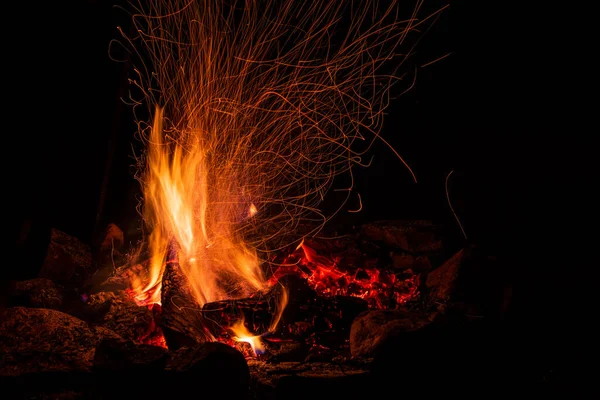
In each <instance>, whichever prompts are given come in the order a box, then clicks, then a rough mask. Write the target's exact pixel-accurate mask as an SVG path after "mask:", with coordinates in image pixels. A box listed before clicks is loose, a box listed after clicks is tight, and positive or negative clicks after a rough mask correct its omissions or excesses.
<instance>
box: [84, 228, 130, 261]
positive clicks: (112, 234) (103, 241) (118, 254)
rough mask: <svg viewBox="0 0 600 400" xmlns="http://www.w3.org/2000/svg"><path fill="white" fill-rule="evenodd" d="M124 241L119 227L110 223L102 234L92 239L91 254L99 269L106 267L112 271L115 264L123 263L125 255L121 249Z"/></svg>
mask: <svg viewBox="0 0 600 400" xmlns="http://www.w3.org/2000/svg"><path fill="white" fill-rule="evenodd" d="M124 243H125V236H124V234H123V231H122V230H121V228H119V227H118V226H117V225H116V224H113V223H110V224H108V225H107V227H106V229H105V230H104V231H103V232H102V234H101V235H100V236H99V237H98V238H97V239H96V240H95V241H94V245H93V249H92V250H93V256H94V260H95V261H96V262H97V263H98V265H99V266H100V269H102V268H106V267H108V268H109V269H110V270H112V271H113V272H114V271H115V269H116V266H117V265H122V264H124V263H125V261H126V260H125V256H124V254H123V252H122V251H121V250H122V249H123V245H124Z"/></svg>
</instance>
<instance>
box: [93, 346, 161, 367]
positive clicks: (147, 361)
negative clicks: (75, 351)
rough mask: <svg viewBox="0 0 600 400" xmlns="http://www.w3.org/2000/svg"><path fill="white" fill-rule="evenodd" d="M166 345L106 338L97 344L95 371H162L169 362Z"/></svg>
mask: <svg viewBox="0 0 600 400" xmlns="http://www.w3.org/2000/svg"><path fill="white" fill-rule="evenodd" d="M167 359H168V350H167V349H166V348H164V347H158V346H151V345H147V344H137V343H134V342H131V341H125V340H120V339H105V340H102V341H101V342H100V343H99V344H98V346H96V352H95V355H94V371H95V372H100V373H107V372H109V373H119V374H123V373H128V374H130V373H136V372H139V373H147V372H151V371H155V372H158V371H162V370H163V369H164V368H165V366H166V363H167Z"/></svg>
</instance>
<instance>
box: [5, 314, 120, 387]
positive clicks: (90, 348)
mask: <svg viewBox="0 0 600 400" xmlns="http://www.w3.org/2000/svg"><path fill="white" fill-rule="evenodd" d="M108 338H113V339H120V337H119V336H118V335H117V334H116V333H114V332H112V331H110V330H108V329H106V328H102V327H93V326H90V325H89V324H88V323H86V322H84V321H82V320H80V319H78V318H75V317H73V316H71V315H68V314H65V313H62V312H60V311H56V310H49V309H43V308H26V307H12V308H7V309H5V310H4V311H3V312H2V314H1V315H0V343H2V346H1V347H0V376H18V375H22V374H35V373H56V372H69V373H73V372H90V371H91V368H92V365H93V359H94V352H95V349H96V345H97V344H98V343H99V342H100V341H101V340H103V339H108Z"/></svg>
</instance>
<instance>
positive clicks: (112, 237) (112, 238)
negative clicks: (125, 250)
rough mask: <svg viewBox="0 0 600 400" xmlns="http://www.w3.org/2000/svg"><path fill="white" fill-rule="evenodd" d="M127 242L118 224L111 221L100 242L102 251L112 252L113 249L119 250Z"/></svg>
mask: <svg viewBox="0 0 600 400" xmlns="http://www.w3.org/2000/svg"><path fill="white" fill-rule="evenodd" d="M124 243H125V237H124V235H123V231H122V230H121V228H119V227H118V226H117V225H115V224H113V223H110V224H108V226H107V227H106V230H105V231H104V238H103V239H102V242H101V243H100V251H101V252H104V253H110V252H111V251H119V250H120V249H121V248H122V247H123V244H124Z"/></svg>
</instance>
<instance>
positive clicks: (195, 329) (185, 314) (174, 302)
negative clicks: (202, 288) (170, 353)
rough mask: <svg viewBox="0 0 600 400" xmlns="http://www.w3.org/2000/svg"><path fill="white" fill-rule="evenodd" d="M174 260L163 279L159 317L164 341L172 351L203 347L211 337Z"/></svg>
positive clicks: (170, 261) (185, 279)
mask: <svg viewBox="0 0 600 400" xmlns="http://www.w3.org/2000/svg"><path fill="white" fill-rule="evenodd" d="M175 260H176V258H174V260H169V261H167V265H166V268H165V271H164V274H163V277H162V291H161V303H162V312H161V317H160V326H161V328H162V330H163V333H164V336H165V340H166V342H167V345H168V346H169V349H172V350H176V349H179V348H180V347H183V346H188V347H189V346H195V345H197V344H200V343H205V342H207V341H210V340H211V337H212V335H211V333H210V332H209V331H208V330H207V329H206V320H205V318H204V316H203V313H202V309H201V307H200V306H199V305H198V302H197V301H196V300H195V298H194V296H193V294H192V292H191V289H190V285H189V283H188V279H187V278H186V276H185V275H184V274H183V271H181V268H180V267H179V263H178V262H177V261H175Z"/></svg>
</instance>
